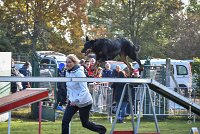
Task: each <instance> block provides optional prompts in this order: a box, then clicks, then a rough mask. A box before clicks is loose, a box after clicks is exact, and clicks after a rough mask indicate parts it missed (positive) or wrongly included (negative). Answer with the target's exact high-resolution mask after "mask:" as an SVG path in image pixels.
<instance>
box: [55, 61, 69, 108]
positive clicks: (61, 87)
mask: <svg viewBox="0 0 200 134" xmlns="http://www.w3.org/2000/svg"><path fill="white" fill-rule="evenodd" d="M65 73H66V70H65V63H63V62H61V63H60V64H59V68H58V77H65ZM57 87H58V96H57V102H58V107H57V109H60V110H62V109H63V108H62V106H63V105H65V104H66V98H67V97H66V96H67V89H66V83H65V82H58V83H57Z"/></svg>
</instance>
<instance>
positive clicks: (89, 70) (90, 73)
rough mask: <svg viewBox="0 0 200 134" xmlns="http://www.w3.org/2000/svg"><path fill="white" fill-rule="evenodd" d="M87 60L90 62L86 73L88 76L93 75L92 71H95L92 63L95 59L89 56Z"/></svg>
mask: <svg viewBox="0 0 200 134" xmlns="http://www.w3.org/2000/svg"><path fill="white" fill-rule="evenodd" d="M89 62H90V66H89V68H88V75H89V77H94V72H95V68H94V65H95V63H96V60H95V58H90V59H89Z"/></svg>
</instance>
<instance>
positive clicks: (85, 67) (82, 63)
mask: <svg viewBox="0 0 200 134" xmlns="http://www.w3.org/2000/svg"><path fill="white" fill-rule="evenodd" d="M79 64H80V66H81V67H82V69H83V70H84V73H85V75H86V77H89V75H88V70H87V69H88V68H89V66H87V64H89V61H88V60H85V59H81V60H80V63H79Z"/></svg>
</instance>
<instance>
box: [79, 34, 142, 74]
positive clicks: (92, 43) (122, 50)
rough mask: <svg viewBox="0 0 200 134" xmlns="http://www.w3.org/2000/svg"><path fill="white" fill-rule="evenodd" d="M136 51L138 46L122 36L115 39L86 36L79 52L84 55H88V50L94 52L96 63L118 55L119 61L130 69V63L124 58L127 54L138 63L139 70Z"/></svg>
mask: <svg viewBox="0 0 200 134" xmlns="http://www.w3.org/2000/svg"><path fill="white" fill-rule="evenodd" d="M138 51H139V47H136V46H135V45H133V44H132V43H131V42H130V41H128V40H126V39H124V38H117V39H116V40H110V39H105V38H100V39H95V40H89V38H88V37H86V43H85V44H84V48H83V50H82V51H81V52H82V53H85V55H88V54H89V53H90V52H93V53H95V54H96V60H97V62H98V63H100V62H105V61H106V60H113V59H114V58H115V57H116V56H117V55H120V58H121V61H123V62H124V63H125V64H126V65H127V66H128V68H129V69H131V65H130V63H129V62H128V61H127V59H126V58H127V56H128V57H129V58H131V59H132V60H134V61H136V62H137V63H138V64H139V66H140V69H139V70H140V72H141V71H142V70H143V69H142V65H141V62H140V59H139V58H138V56H137V52H138ZM98 63H97V64H98Z"/></svg>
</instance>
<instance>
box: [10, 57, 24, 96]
mask: <svg viewBox="0 0 200 134" xmlns="http://www.w3.org/2000/svg"><path fill="white" fill-rule="evenodd" d="M11 67H12V68H11V76H19V77H24V76H23V74H21V73H20V72H19V71H18V70H17V68H15V64H14V59H12V63H11ZM22 89H23V87H22V82H11V92H12V93H16V92H17V91H20V90H22Z"/></svg>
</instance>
